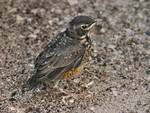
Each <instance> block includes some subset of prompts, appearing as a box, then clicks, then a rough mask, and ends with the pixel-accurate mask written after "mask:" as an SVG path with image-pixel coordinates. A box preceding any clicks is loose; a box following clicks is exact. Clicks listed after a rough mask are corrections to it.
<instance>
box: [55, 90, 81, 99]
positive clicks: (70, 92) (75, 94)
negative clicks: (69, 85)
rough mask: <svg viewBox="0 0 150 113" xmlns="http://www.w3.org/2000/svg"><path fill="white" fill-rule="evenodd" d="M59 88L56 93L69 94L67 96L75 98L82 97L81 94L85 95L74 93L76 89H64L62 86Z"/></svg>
mask: <svg viewBox="0 0 150 113" xmlns="http://www.w3.org/2000/svg"><path fill="white" fill-rule="evenodd" d="M57 89H58V90H59V92H56V93H64V94H66V95H67V97H68V98H69V97H73V98H80V97H81V96H83V95H84V94H77V93H73V92H74V91H72V90H66V89H62V88H57Z"/></svg>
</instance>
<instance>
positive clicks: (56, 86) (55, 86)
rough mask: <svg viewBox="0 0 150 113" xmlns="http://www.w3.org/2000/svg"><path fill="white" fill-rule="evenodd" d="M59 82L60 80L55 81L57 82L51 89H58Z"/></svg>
mask: <svg viewBox="0 0 150 113" xmlns="http://www.w3.org/2000/svg"><path fill="white" fill-rule="evenodd" d="M59 81H60V80H57V81H56V82H55V84H54V87H53V88H55V89H57V88H59V86H58V84H59Z"/></svg>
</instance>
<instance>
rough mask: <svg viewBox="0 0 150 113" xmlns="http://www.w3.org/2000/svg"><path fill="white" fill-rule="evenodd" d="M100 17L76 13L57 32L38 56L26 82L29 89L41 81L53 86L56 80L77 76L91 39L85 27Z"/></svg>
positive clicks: (86, 55) (87, 52) (86, 56)
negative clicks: (32, 71)
mask: <svg viewBox="0 0 150 113" xmlns="http://www.w3.org/2000/svg"><path fill="white" fill-rule="evenodd" d="M101 21H102V19H101V18H99V19H91V18H90V17H88V16H83V15H82V16H77V17H75V18H74V19H73V20H72V21H71V22H70V23H69V26H68V28H67V29H66V30H65V31H64V32H62V33H60V34H59V35H57V36H56V37H55V38H54V39H53V40H52V41H51V42H50V43H49V44H48V45H47V46H46V47H45V48H44V50H43V51H42V52H41V53H40V54H39V55H38V57H37V58H36V60H35V71H34V74H33V76H32V77H31V78H30V79H29V80H28V82H27V84H28V85H29V88H30V89H31V90H32V89H33V90H34V89H36V88H37V87H40V86H41V84H42V83H43V82H44V81H48V80H51V81H54V82H55V87H57V85H58V83H59V80H60V79H67V78H70V77H72V76H76V75H78V74H79V73H80V72H81V71H82V69H83V67H84V63H85V62H86V61H87V60H88V59H87V58H88V55H89V54H90V47H91V39H90V36H89V33H88V32H89V30H90V29H91V28H92V27H93V26H94V25H95V24H96V23H98V22H101Z"/></svg>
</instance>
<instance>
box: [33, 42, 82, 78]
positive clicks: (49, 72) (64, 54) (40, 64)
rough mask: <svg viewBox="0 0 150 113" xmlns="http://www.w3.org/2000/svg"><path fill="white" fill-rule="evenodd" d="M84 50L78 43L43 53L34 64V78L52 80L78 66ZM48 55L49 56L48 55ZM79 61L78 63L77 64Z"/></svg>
mask: <svg viewBox="0 0 150 113" xmlns="http://www.w3.org/2000/svg"><path fill="white" fill-rule="evenodd" d="M84 52H85V49H84V48H83V47H82V45H80V44H79V43H76V44H70V45H67V46H66V45H65V46H64V47H61V48H60V47H58V48H56V49H55V52H54V51H52V52H51V51H45V52H42V53H41V54H40V56H39V57H38V59H37V60H36V62H35V64H36V65H35V68H36V70H37V71H36V74H35V75H36V76H38V78H39V80H44V79H46V78H49V79H53V78H55V77H58V76H59V75H60V74H62V73H65V72H67V71H69V69H70V68H71V67H74V66H75V67H76V66H77V65H79V64H80V62H81V59H82V57H83V55H84ZM49 54H50V55H49ZM79 61H80V62H79Z"/></svg>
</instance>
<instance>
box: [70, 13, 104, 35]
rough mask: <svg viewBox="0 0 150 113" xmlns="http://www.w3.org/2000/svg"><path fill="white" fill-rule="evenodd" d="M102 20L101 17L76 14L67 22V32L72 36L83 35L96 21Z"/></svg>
mask: <svg viewBox="0 0 150 113" xmlns="http://www.w3.org/2000/svg"><path fill="white" fill-rule="evenodd" d="M102 20H103V19H102V18H99V19H91V18H90V17H88V16H83V15H82V16H77V17H75V18H74V19H73V20H72V21H71V22H70V23H69V27H68V34H69V35H70V36H72V37H79V38H80V37H83V36H85V35H86V34H87V33H88V32H89V30H90V29H91V28H92V27H93V26H94V25H95V24H96V23H98V22H100V21H102Z"/></svg>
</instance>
